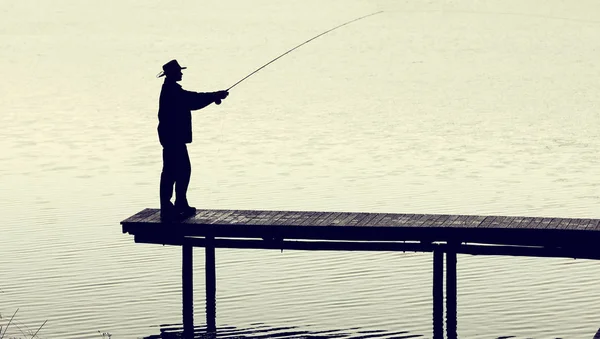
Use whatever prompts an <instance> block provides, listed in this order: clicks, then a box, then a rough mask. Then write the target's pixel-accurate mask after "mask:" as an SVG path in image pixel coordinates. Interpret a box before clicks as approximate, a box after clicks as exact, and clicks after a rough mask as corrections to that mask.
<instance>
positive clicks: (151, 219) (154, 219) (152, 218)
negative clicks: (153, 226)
mask: <svg viewBox="0 0 600 339" xmlns="http://www.w3.org/2000/svg"><path fill="white" fill-rule="evenodd" d="M140 222H144V223H160V222H161V220H160V210H157V211H155V212H154V213H152V214H150V215H148V217H146V218H145V219H143V220H140Z"/></svg>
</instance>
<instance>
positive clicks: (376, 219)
mask: <svg viewBox="0 0 600 339" xmlns="http://www.w3.org/2000/svg"><path fill="white" fill-rule="evenodd" d="M383 217H385V213H377V214H376V215H375V217H373V218H372V219H371V220H369V221H368V222H367V223H366V224H365V225H358V226H367V227H368V226H374V225H377V223H378V222H379V221H380V220H381V219H383Z"/></svg>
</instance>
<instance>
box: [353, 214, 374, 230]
mask: <svg viewBox="0 0 600 339" xmlns="http://www.w3.org/2000/svg"><path fill="white" fill-rule="evenodd" d="M374 214H375V213H364V212H362V213H358V214H357V215H356V216H354V217H353V218H352V219H350V220H349V221H347V222H346V223H347V225H348V226H352V227H354V226H356V225H358V224H359V223H360V222H363V221H364V220H365V219H366V218H372V217H373V215H374Z"/></svg>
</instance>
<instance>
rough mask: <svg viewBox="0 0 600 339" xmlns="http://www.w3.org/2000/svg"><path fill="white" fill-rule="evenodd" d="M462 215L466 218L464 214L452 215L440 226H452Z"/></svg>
mask: <svg viewBox="0 0 600 339" xmlns="http://www.w3.org/2000/svg"><path fill="white" fill-rule="evenodd" d="M461 217H464V218H466V216H463V215H450V216H449V217H448V219H446V220H444V222H443V223H442V224H441V225H440V227H452V223H453V222H454V221H456V220H459V219H460V218H461Z"/></svg>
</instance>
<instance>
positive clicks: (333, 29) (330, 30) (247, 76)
mask: <svg viewBox="0 0 600 339" xmlns="http://www.w3.org/2000/svg"><path fill="white" fill-rule="evenodd" d="M379 13H383V11H379V12H375V13H371V14H367V15H364V16H361V17H360V18H356V19H353V20H350V21H348V22H345V23H343V24H341V25H338V26H335V27H333V28H331V29H329V30H326V31H325V32H323V33H321V34H318V35H315V36H314V37H312V38H310V39H308V40H306V41H304V42H303V43H301V44H299V45H298V46H296V47H294V48H292V49H290V50H288V51H286V52H285V53H283V54H281V55H280V56H278V57H276V58H275V59H273V60H271V61H269V62H267V63H266V64H264V65H262V66H260V67H259V68H258V69H256V70H255V71H254V72H252V73H250V74H248V75H246V76H245V77H243V78H242V79H240V80H239V81H238V82H236V83H235V84H233V85H231V86H230V87H229V88H228V89H226V91H229V90H230V89H232V88H234V87H235V86H237V85H238V84H239V83H241V82H242V81H244V80H246V79H248V78H249V77H251V76H252V75H253V74H255V73H257V72H258V71H260V70H261V69H263V68H265V67H267V66H268V65H270V64H272V63H273V62H275V61H276V60H278V59H279V58H281V57H283V56H284V55H286V54H288V53H291V52H292V51H294V50H296V49H298V48H300V47H301V46H303V45H306V44H307V43H309V42H311V41H313V40H315V39H316V38H318V37H320V36H323V35H325V34H327V33H329V32H332V31H335V30H336V29H338V28H340V27H343V26H346V25H349V24H351V23H353V22H356V21H358V20H362V19H365V18H368V17H370V16H373V15H376V14H379Z"/></svg>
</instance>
